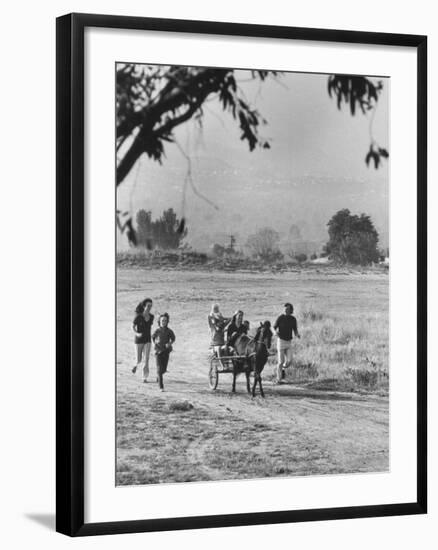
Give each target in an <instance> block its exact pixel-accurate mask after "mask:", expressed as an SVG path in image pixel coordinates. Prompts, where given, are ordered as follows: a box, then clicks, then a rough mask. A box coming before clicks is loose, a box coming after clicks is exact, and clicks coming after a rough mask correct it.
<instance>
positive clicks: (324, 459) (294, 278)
mask: <svg viewBox="0 0 438 550" xmlns="http://www.w3.org/2000/svg"><path fill="white" fill-rule="evenodd" d="M147 296H149V297H151V298H152V299H153V300H154V307H153V312H154V313H158V312H164V311H168V312H169V313H170V326H171V328H172V329H173V330H174V331H175V333H176V338H177V341H176V344H175V346H174V352H173V353H172V355H171V359H170V364H169V372H168V373H167V374H166V375H165V389H166V391H165V392H164V393H160V392H159V391H158V387H157V385H156V383H155V364H154V357H153V356H151V364H150V366H151V376H150V382H149V383H148V384H143V383H142V380H141V374H140V373H137V374H136V375H133V374H132V373H131V368H132V366H133V363H134V350H133V343H132V341H133V337H132V333H131V322H132V318H133V310H134V307H135V305H136V304H137V303H138V302H139V301H140V300H141V299H143V298H145V297H147ZM216 301H217V302H219V303H220V305H221V309H222V311H223V312H224V314H225V315H229V314H231V313H232V311H234V310H235V309H237V308H241V309H243V311H244V312H245V317H246V318H247V319H249V321H250V322H251V326H252V327H255V326H256V323H258V322H259V321H263V320H265V319H269V320H271V322H273V321H274V320H275V318H276V317H277V315H278V314H279V313H281V311H282V304H283V303H284V302H285V301H291V302H292V303H293V304H294V306H295V315H296V317H297V320H298V325H299V329H300V332H301V336H302V338H301V340H296V341H295V342H294V364H293V367H292V368H290V369H289V371H288V373H287V377H286V380H285V384H283V385H281V386H275V385H273V384H272V380H273V375H274V367H275V358H272V359H271V360H270V362H269V364H268V365H266V367H265V370H264V372H263V380H264V388H265V393H266V398H265V399H264V400H263V399H262V398H261V397H260V396H257V397H256V398H255V399H251V398H250V397H249V396H248V395H247V393H246V388H245V380H244V377H240V378H239V379H238V384H237V393H236V394H232V393H231V375H230V374H222V375H221V376H220V378H219V386H218V389H217V390H216V391H215V392H212V391H211V390H209V388H208V380H207V373H208V365H209V362H208V359H209V350H208V347H209V333H208V328H207V314H208V312H209V309H210V306H211V303H212V302H216ZM274 346H275V341H274ZM388 386H389V373H388V275H387V274H386V273H378V272H376V273H372V272H371V273H367V274H364V273H360V272H351V273H349V272H345V271H339V270H338V271H336V270H318V271H316V270H305V269H303V270H300V271H297V272H286V273H275V274H271V273H227V272H219V271H212V272H208V271H191V270H189V271H182V270H175V269H171V270H151V269H139V268H136V269H129V268H119V269H118V288H117V483H118V484H120V485H128V484H129V485H131V484H145V483H163V482H181V481H205V480H219V479H237V478H238V479H242V478H258V477H271V476H293V475H314V474H340V473H353V472H355V473H359V472H378V471H386V470H387V469H388V464H389V455H388V444H389V415H388Z"/></svg>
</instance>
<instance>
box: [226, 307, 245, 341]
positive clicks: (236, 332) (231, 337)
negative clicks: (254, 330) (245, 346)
mask: <svg viewBox="0 0 438 550" xmlns="http://www.w3.org/2000/svg"><path fill="white" fill-rule="evenodd" d="M241 334H248V327H247V325H246V324H245V323H244V321H243V311H242V310H240V309H238V310H237V311H236V312H235V313H234V315H233V317H232V319H231V322H230V324H229V325H228V327H227V346H230V347H233V346H234V343H235V342H236V340H237V338H238V337H239V336H240V335H241Z"/></svg>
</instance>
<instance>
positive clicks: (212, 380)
mask: <svg viewBox="0 0 438 550" xmlns="http://www.w3.org/2000/svg"><path fill="white" fill-rule="evenodd" d="M218 383H219V373H218V370H217V359H216V357H212V359H211V361H210V370H209V371H208V385H209V386H210V389H211V390H215V389H216V388H217V385H218Z"/></svg>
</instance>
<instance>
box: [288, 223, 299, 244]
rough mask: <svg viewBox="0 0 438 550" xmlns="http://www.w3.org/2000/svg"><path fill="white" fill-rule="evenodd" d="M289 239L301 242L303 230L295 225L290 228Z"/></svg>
mask: <svg viewBox="0 0 438 550" xmlns="http://www.w3.org/2000/svg"><path fill="white" fill-rule="evenodd" d="M289 237H290V238H291V239H292V240H294V241H301V240H302V236H301V230H300V228H299V227H298V225H296V224H294V223H293V224H292V225H291V226H290V227H289Z"/></svg>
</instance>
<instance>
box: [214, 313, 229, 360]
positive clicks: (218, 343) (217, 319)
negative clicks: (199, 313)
mask: <svg viewBox="0 0 438 550" xmlns="http://www.w3.org/2000/svg"><path fill="white" fill-rule="evenodd" d="M230 321H231V319H230V318H226V317H224V316H223V315H222V313H221V312H220V309H219V304H213V305H212V307H211V311H210V315H209V316H208V326H209V328H210V334H211V342H210V346H211V347H212V349H213V351H214V353H216V355H217V356H218V357H221V356H222V355H226V353H227V352H226V345H225V329H226V327H227V325H228V324H229V322H230ZM224 352H225V353H224Z"/></svg>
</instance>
